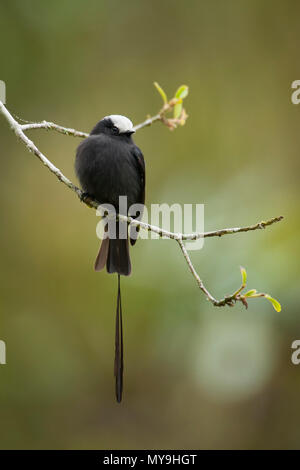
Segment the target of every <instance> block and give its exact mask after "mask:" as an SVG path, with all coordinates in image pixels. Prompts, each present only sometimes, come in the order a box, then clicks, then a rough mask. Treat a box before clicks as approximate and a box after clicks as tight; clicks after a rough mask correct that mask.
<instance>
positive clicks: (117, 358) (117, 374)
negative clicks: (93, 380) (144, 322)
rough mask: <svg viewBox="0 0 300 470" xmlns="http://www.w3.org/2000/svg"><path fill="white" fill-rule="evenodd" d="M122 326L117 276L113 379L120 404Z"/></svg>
mask: <svg viewBox="0 0 300 470" xmlns="http://www.w3.org/2000/svg"><path fill="white" fill-rule="evenodd" d="M123 369H124V362H123V324H122V303H121V282H120V274H118V297H117V312H116V338H115V368H114V372H115V378H116V399H117V402H118V403H120V402H121V400H122V391H123Z"/></svg>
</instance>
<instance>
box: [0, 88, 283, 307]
mask: <svg viewBox="0 0 300 470" xmlns="http://www.w3.org/2000/svg"><path fill="white" fill-rule="evenodd" d="M186 88H187V87H181V88H179V89H178V90H177V93H176V95H175V98H173V99H172V100H170V101H168V102H167V101H166V97H165V98H164V101H165V103H164V106H163V107H162V109H161V110H160V111H159V113H158V114H156V115H155V116H153V117H149V118H147V119H146V120H145V121H144V122H142V123H140V124H138V125H136V126H135V128H134V129H135V130H136V131H137V130H140V129H142V128H144V127H146V126H150V125H151V124H153V123H154V122H158V121H161V122H162V123H163V124H165V125H166V126H167V127H168V128H170V129H171V130H173V129H174V128H175V127H176V126H177V125H183V124H184V123H185V120H186V118H187V115H186V113H185V110H184V109H183V108H182V106H181V103H182V99H183V97H185V96H186V94H187V92H186ZM160 90H161V89H160ZM183 91H184V92H185V93H186V94H185V95H184V93H183ZM161 92H162V93H164V92H163V91H162V90H161V91H160V93H161ZM179 92H181V95H180V93H179ZM162 93H161V94H162ZM177 95H178V96H179V97H178V96H177ZM176 96H177V97H176ZM178 104H180V106H181V108H180V113H181V114H180V115H177V114H178V110H177V111H176V110H175V108H176V106H177V105H178ZM173 108H174V117H173V118H172V119H170V118H167V117H166V113H168V112H169V111H170V110H172V109H173ZM176 113H177V114H176ZM0 114H2V115H3V116H4V118H5V119H6V120H7V122H8V124H9V126H10V128H11V129H12V131H13V132H14V133H15V135H16V136H17V137H18V139H20V140H21V141H22V142H23V143H24V144H25V146H26V148H27V150H28V151H29V152H31V153H33V154H34V155H35V156H36V157H37V158H38V159H39V160H40V161H41V162H42V163H43V165H45V166H46V167H47V168H48V169H49V170H50V171H51V173H53V174H54V175H55V176H56V177H57V178H58V180H59V181H61V182H62V183H64V184H65V185H66V186H67V187H68V188H69V189H71V190H72V191H74V192H75V194H77V196H78V197H79V198H80V200H81V201H82V202H84V203H85V204H86V205H87V206H88V207H91V208H94V209H97V208H99V206H100V204H99V202H98V201H96V200H95V199H92V198H90V197H87V196H86V195H85V193H84V192H83V191H82V190H81V189H80V188H78V187H77V186H76V185H75V184H73V183H72V182H71V181H70V180H69V179H68V178H67V177H66V176H65V175H64V174H63V173H62V172H61V171H60V170H59V168H57V167H56V166H55V165H53V163H51V162H50V160H48V158H47V157H46V156H45V155H44V154H43V153H42V152H41V151H40V150H39V149H38V148H37V147H36V145H35V144H34V143H33V142H32V141H31V140H30V139H29V138H28V137H27V136H26V135H25V134H24V131H28V130H33V129H47V130H54V131H57V132H59V133H61V134H65V135H69V136H74V137H81V138H85V137H88V135H89V134H87V133H85V132H81V131H77V130H75V129H70V128H67V127H63V126H59V125H57V124H55V123H52V122H48V121H42V122H40V123H28V124H23V125H22V124H20V123H19V122H17V121H16V120H15V119H14V118H13V116H12V115H11V113H10V112H9V111H8V110H7V108H6V107H5V106H4V104H3V103H2V102H1V101H0ZM105 210H106V211H107V209H105ZM117 217H118V218H119V219H120V220H123V221H127V222H128V223H129V224H130V225H133V226H138V227H140V228H141V229H143V230H146V231H152V232H154V233H157V234H158V235H159V236H160V237H165V238H169V239H173V240H176V241H177V242H178V244H179V246H180V249H181V251H182V254H183V256H184V258H185V260H186V262H187V265H188V267H189V269H190V271H191V273H192V275H193V276H194V278H195V280H196V282H197V284H198V287H199V288H200V289H201V291H202V292H203V293H204V294H205V296H206V297H207V299H208V300H209V301H210V302H211V303H212V304H213V305H215V306H217V307H223V306H225V305H229V306H233V305H234V303H235V302H236V301H241V302H243V304H244V305H245V306H247V302H246V300H245V296H242V295H241V294H240V292H241V290H242V289H244V287H245V285H246V284H245V282H243V284H242V286H241V287H240V288H239V289H238V290H237V291H236V292H235V293H234V294H232V295H229V296H225V297H224V298H223V299H221V300H216V299H215V298H214V297H213V296H212V295H211V294H210V292H209V291H208V290H207V288H206V287H205V285H204V284H203V281H202V280H201V278H200V276H199V275H198V273H197V271H196V270H195V268H194V266H193V264H192V261H191V259H190V256H189V254H188V252H187V250H186V248H185V246H184V243H183V241H184V240H197V239H199V238H210V237H221V236H223V235H229V234H234V233H241V232H248V231H252V230H259V229H264V228H266V227H268V226H269V225H272V224H274V223H276V222H279V221H281V220H282V219H283V217H282V216H279V217H274V218H272V219H270V220H267V221H262V222H259V223H257V224H255V225H249V226H247V227H236V228H225V229H221V230H215V231H210V232H202V233H200V232H198V233H191V234H187V233H174V232H169V231H167V230H164V229H162V228H160V227H156V226H154V225H150V224H148V223H145V222H142V221H138V220H136V219H133V218H132V217H126V216H124V215H120V214H118V215H117ZM249 292H250V291H249ZM251 292H252V291H251ZM261 296H265V297H267V294H256V291H255V295H254V294H253V295H251V296H250V295H249V296H248V297H261ZM267 298H269V300H270V299H271V297H270V296H269V297H267ZM272 300H274V299H272ZM275 302H276V301H275Z"/></svg>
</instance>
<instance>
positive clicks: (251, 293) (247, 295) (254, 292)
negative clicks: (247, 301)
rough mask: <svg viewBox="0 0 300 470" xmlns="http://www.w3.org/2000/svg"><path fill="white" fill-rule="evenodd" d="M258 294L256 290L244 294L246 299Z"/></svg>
mask: <svg viewBox="0 0 300 470" xmlns="http://www.w3.org/2000/svg"><path fill="white" fill-rule="evenodd" d="M256 292H257V290H256V289H251V290H248V292H246V294H244V297H252V295H253V294H256Z"/></svg>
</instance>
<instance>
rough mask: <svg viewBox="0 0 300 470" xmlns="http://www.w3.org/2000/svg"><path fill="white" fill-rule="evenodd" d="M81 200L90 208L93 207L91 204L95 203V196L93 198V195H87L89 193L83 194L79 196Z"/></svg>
mask: <svg viewBox="0 0 300 470" xmlns="http://www.w3.org/2000/svg"><path fill="white" fill-rule="evenodd" d="M79 199H80V200H81V202H84V203H85V204H87V205H88V206H90V207H93V206H92V204H91V201H93V200H94V199H95V198H94V196H92V194H90V193H87V192H82V193H81V194H80V196H79Z"/></svg>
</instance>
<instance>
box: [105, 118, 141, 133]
mask: <svg viewBox="0 0 300 470" xmlns="http://www.w3.org/2000/svg"><path fill="white" fill-rule="evenodd" d="M103 119H110V120H111V121H112V123H113V125H114V126H116V127H117V128H118V129H119V132H120V134H123V133H126V132H134V129H133V124H132V122H131V121H130V119H128V117H126V116H122V115H121V114H111V115H110V116H105V117H104V118H103Z"/></svg>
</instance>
